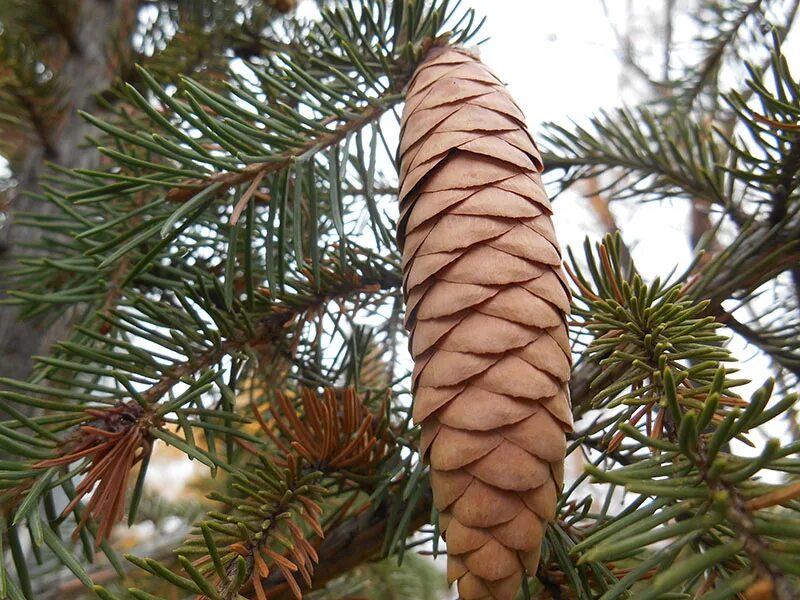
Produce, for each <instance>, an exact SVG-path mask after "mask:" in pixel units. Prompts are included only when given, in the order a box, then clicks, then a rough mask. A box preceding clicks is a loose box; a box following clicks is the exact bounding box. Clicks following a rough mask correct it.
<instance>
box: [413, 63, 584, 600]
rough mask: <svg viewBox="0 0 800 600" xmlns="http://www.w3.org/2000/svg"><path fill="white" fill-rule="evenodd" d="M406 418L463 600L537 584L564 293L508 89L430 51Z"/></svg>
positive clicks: (424, 70) (557, 426) (557, 480)
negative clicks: (417, 434)
mask: <svg viewBox="0 0 800 600" xmlns="http://www.w3.org/2000/svg"><path fill="white" fill-rule="evenodd" d="M398 160H399V164H400V193H399V200H400V217H399V222H398V241H399V243H400V247H401V248H402V251H403V271H404V279H403V292H404V295H405V299H406V328H407V329H408V330H409V332H410V349H411V353H412V356H413V359H414V373H413V376H412V389H413V393H414V413H413V416H414V420H415V422H417V423H419V424H420V425H421V427H422V438H421V448H420V450H421V452H422V454H423V457H424V459H425V460H426V461H427V462H428V463H429V464H430V471H431V486H432V488H433V497H434V504H435V506H436V509H437V510H438V512H439V519H440V528H441V531H442V535H443V537H444V539H445V541H446V543H447V554H448V560H447V563H448V564H447V573H448V580H449V581H450V582H451V583H452V582H453V581H456V582H457V585H458V591H459V596H460V597H461V598H463V599H464V600H473V599H482V598H493V599H495V600H511V599H513V598H514V597H515V595H516V593H517V591H518V589H519V586H520V583H521V581H522V577H523V576H524V574H525V573H528V574H530V575H533V574H535V572H536V569H537V566H538V563H539V555H540V550H541V543H542V537H543V535H544V530H545V527H546V524H547V522H548V521H550V520H552V519H553V518H554V516H555V507H556V500H557V496H558V493H559V491H560V489H561V486H562V483H563V472H564V454H565V450H566V437H565V434H566V432H567V431H568V430H569V429H570V427H571V424H572V417H571V411H570V405H569V390H568V386H567V382H568V379H569V374H570V348H569V341H568V337H567V326H566V315H567V314H568V312H569V292H568V288H567V284H566V281H565V277H564V273H563V270H562V267H561V251H560V249H559V245H558V242H557V240H556V237H555V233H554V231H553V226H552V222H551V220H550V216H551V214H552V209H551V207H550V203H549V202H548V199H547V195H546V194H545V191H544V187H543V185H542V181H541V178H540V175H539V174H540V172H541V171H542V161H541V157H540V155H539V152H538V150H537V148H536V145H535V144H534V142H533V139H532V138H531V136H530V134H529V133H528V131H527V128H526V126H525V121H524V117H523V115H522V113H521V111H520V109H519V108H518V107H517V105H516V104H515V103H514V101H513V100H512V99H511V97H510V95H509V94H508V92H507V90H506V89H505V86H504V85H503V84H502V83H501V82H500V81H499V80H498V79H497V78H496V77H495V76H494V75H493V74H492V73H491V72H490V71H489V70H488V69H487V68H486V67H485V66H484V65H483V64H482V63H481V62H480V61H479V60H478V59H477V58H475V57H474V56H473V55H471V54H470V53H468V52H466V51H464V50H460V49H454V48H434V49H433V50H431V52H430V53H429V54H428V55H427V56H426V58H425V60H424V61H423V63H422V64H421V65H420V66H419V67H418V69H417V71H416V72H415V74H414V75H413V77H412V79H411V82H410V84H409V87H408V92H407V95H406V104H405V109H404V113H403V120H402V125H401V133H400V148H399V151H398Z"/></svg>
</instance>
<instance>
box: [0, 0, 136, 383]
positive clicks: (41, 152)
mask: <svg viewBox="0 0 800 600" xmlns="http://www.w3.org/2000/svg"><path fill="white" fill-rule="evenodd" d="M136 5H137V2H135V1H134V0H82V2H80V4H79V6H78V8H77V11H78V16H77V19H76V20H75V31H74V35H73V36H72V39H73V40H74V42H75V45H76V47H75V48H74V50H69V49H66V45H65V50H64V51H65V52H68V55H67V56H66V57H65V58H64V60H63V63H62V68H61V70H60V72H59V73H58V79H59V82H60V84H61V87H60V88H59V91H60V93H61V94H62V96H63V98H62V99H63V101H64V103H65V105H66V106H67V107H69V108H68V110H67V111H65V114H64V117H63V118H62V120H61V122H59V123H50V124H47V125H48V136H49V138H48V144H47V146H48V148H46V147H45V144H43V143H40V142H31V143H30V144H29V146H28V147H27V148H26V149H25V150H24V152H23V153H24V156H23V158H22V159H21V160H20V161H19V167H18V169H16V170H15V172H14V177H15V179H16V182H17V185H16V187H15V188H14V189H12V190H11V192H10V194H9V195H10V200H11V202H10V206H9V213H10V216H11V217H12V218H11V219H10V222H9V223H8V224H7V225H6V226H5V227H4V228H3V229H0V268H3V269H5V268H7V267H9V266H11V265H13V264H14V262H15V261H16V260H17V259H18V258H19V256H20V255H21V254H22V252H23V251H24V245H25V244H29V243H31V242H35V241H37V240H38V239H39V238H40V237H41V235H42V232H41V231H40V230H37V229H34V228H31V227H24V226H21V225H15V224H14V223H13V214H14V213H15V212H20V213H23V212H36V213H40V214H42V213H47V212H54V207H53V206H52V205H51V204H49V203H47V202H43V201H42V200H40V199H38V198H36V197H32V194H33V195H35V194H37V193H39V191H40V178H41V176H42V174H43V172H44V170H45V168H46V167H45V161H51V162H54V163H57V164H60V165H64V166H67V167H81V168H92V167H96V166H97V165H98V162H99V154H98V152H97V151H96V150H95V149H94V148H92V147H86V146H84V145H83V142H84V139H85V137H86V135H87V134H89V133H90V129H91V126H90V125H89V124H88V123H86V122H85V121H84V120H83V119H82V118H81V117H80V116H79V115H78V111H79V110H85V111H89V112H96V108H97V105H96V101H95V94H97V93H98V92H102V91H103V90H105V89H106V88H108V86H109V84H110V83H111V81H112V78H113V72H112V71H113V68H112V67H111V62H110V60H109V57H111V56H113V54H114V53H115V51H116V48H115V46H114V43H113V40H114V38H115V36H116V35H118V34H119V32H120V31H122V32H125V31H127V28H126V27H125V25H127V23H125V21H124V20H125V19H132V18H134V17H135V13H136ZM120 42H121V43H122V44H123V47H124V45H125V44H128V43H129V42H128V40H127V39H121V40H120ZM9 285H10V282H9V281H8V279H7V278H5V277H0V297H5V296H6V294H7V292H8V289H9ZM69 322H70V314H69V313H67V314H62V315H59V316H58V318H57V319H56V320H55V321H51V320H32V321H20V320H19V318H18V310H17V308H16V307H14V306H3V305H0V376H2V377H13V378H16V379H24V378H27V377H28V376H29V375H30V373H31V367H32V361H31V357H32V356H33V355H36V354H41V353H44V352H46V351H47V349H48V348H49V347H50V345H51V344H52V343H53V342H55V341H57V340H59V339H61V338H62V337H63V336H64V334H65V332H66V330H67V327H68V325H69Z"/></svg>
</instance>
